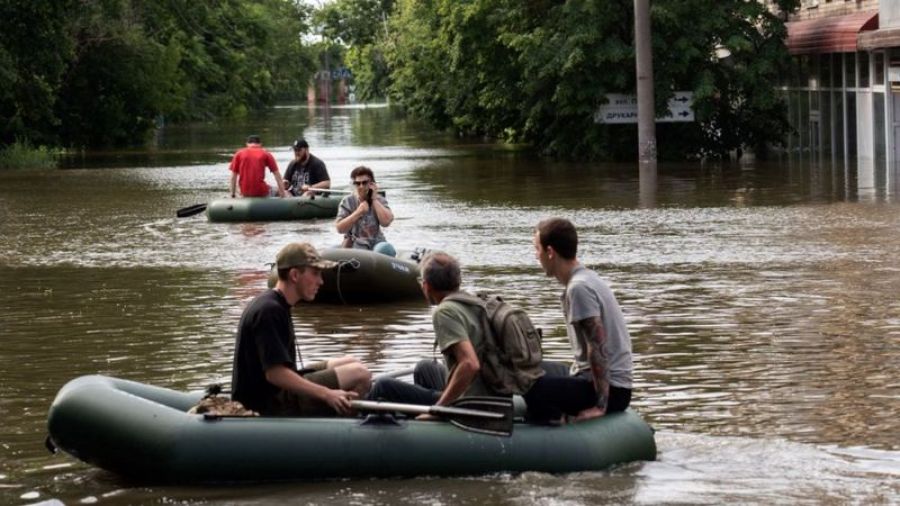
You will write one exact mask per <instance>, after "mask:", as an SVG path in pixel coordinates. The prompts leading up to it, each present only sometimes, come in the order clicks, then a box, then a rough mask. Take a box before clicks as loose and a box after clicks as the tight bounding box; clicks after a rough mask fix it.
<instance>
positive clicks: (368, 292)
mask: <svg viewBox="0 0 900 506" xmlns="http://www.w3.org/2000/svg"><path fill="white" fill-rule="evenodd" d="M320 251H321V254H322V257H323V258H326V259H328V260H333V261H335V262H337V263H338V267H337V268H335V269H333V270H328V271H323V272H322V281H323V284H322V286H321V287H320V288H319V293H318V294H316V299H315V300H314V301H313V302H314V303H315V302H320V303H326V304H373V303H393V302H403V301H421V302H423V303H424V302H425V296H424V295H422V288H421V286H420V285H419V261H420V260H421V259H422V258H423V257H424V255H425V254H426V250H425V249H421V248H419V249H416V250H415V251H413V252H412V253H408V254H403V253H401V254H398V255H397V256H396V257H392V256H388V255H383V254H381V253H376V252H374V251H369V250H364V249H351V248H329V249H324V250H320ZM276 280H277V273H276V272H275V271H274V270H272V271H271V272H270V274H269V288H271V287H273V286H275V281H276Z"/></svg>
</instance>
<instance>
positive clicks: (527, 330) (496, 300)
mask: <svg viewBox="0 0 900 506" xmlns="http://www.w3.org/2000/svg"><path fill="white" fill-rule="evenodd" d="M444 300H453V301H456V302H462V303H463V304H467V305H470V306H478V307H480V308H482V309H483V310H484V311H482V312H481V314H482V324H483V327H484V341H483V342H482V344H481V347H480V348H481V349H480V350H476V352H477V354H478V360H479V361H480V362H481V377H482V378H483V379H484V381H485V384H486V385H487V386H488V387H490V388H491V389H492V390H494V391H495V392H497V393H500V394H505V395H509V394H519V395H522V394H524V393H525V392H527V391H528V390H529V389H530V388H531V386H532V385H533V384H534V382H535V381H536V380H537V379H538V378H540V377H541V376H543V375H544V370H543V369H542V368H541V358H542V357H541V337H542V335H541V331H540V329H537V328H535V326H534V324H533V323H532V322H531V318H529V317H528V314H527V313H525V311H523V310H522V309H520V308H517V307H513V306H511V305H510V304H508V303H507V302H506V301H504V300H503V298H502V297H500V296H499V295H491V294H486V293H479V294H477V296H476V295H471V294H468V293H465V292H456V293H453V294H450V295H448V296H446V297H445V298H444Z"/></svg>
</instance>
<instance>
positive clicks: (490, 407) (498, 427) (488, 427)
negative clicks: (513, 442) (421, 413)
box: [434, 397, 515, 437]
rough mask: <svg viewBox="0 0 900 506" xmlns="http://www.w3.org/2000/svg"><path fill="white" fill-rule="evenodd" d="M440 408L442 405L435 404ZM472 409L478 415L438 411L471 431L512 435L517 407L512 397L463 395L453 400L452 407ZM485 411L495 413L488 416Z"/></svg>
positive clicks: (457, 424)
mask: <svg viewBox="0 0 900 506" xmlns="http://www.w3.org/2000/svg"><path fill="white" fill-rule="evenodd" d="M434 407H435V408H439V407H440V406H434ZM454 408H455V409H456V410H458V411H463V410H465V411H472V412H474V413H478V415H477V416H472V415H468V414H459V413H458V412H455V413H454V414H449V413H446V414H445V413H436V414H440V415H441V416H443V417H445V418H447V419H448V420H449V421H450V423H452V424H453V425H455V426H457V427H459V428H461V429H465V430H468V431H471V432H477V433H479V434H488V435H491V436H503V437H509V436H512V431H513V416H514V414H515V409H514V407H513V400H512V398H511V397H462V398H460V399H457V400H456V401H455V402H453V404H452V407H450V408H448V410H450V409H454ZM484 413H493V414H494V416H491V417H486V416H484Z"/></svg>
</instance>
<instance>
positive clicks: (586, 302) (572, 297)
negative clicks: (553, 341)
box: [526, 218, 633, 421]
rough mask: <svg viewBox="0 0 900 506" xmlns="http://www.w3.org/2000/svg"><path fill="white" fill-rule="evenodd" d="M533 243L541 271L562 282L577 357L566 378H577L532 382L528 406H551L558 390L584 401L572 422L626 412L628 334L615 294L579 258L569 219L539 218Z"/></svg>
mask: <svg viewBox="0 0 900 506" xmlns="http://www.w3.org/2000/svg"><path fill="white" fill-rule="evenodd" d="M533 242H534V248H535V257H536V258H537V260H538V262H539V263H540V264H541V268H542V269H543V270H544V273H545V274H546V275H547V276H548V277H553V278H556V280H557V281H559V283H560V284H562V285H563V286H565V287H566V288H565V291H564V292H563V294H562V297H561V300H562V307H563V314H564V316H565V321H566V333H567V334H568V337H569V343H570V344H571V346H572V352H573V354H574V356H575V357H574V358H575V362H574V363H573V364H572V367H571V369H570V374H571V376H568V377H565V379H575V380H577V381H578V382H579V383H578V384H577V387H576V388H571V387H567V388H565V389H563V388H560V387H559V386H558V385H554V384H553V383H554V382H556V381H559V380H556V379H555V378H557V377H559V376H558V375H557V374H554V373H549V374H548V375H546V376H545V378H546V379H545V380H544V381H543V382H542V384H541V385H540V387H541V388H540V389H539V388H538V386H536V387H535V388H534V389H532V390H533V391H532V392H530V393H529V394H530V395H529V396H526V401H529V409H531V408H532V407H533V406H534V407H535V408H536V409H543V408H546V409H551V410H552V408H553V406H552V404H554V403H557V402H559V401H560V399H559V395H560V394H562V393H563V392H567V393H566V395H567V396H569V397H570V399H569V400H570V401H571V402H573V403H575V405H577V404H584V405H585V406H584V408H583V409H582V410H581V411H579V413H578V414H577V415H576V416H575V418H574V421H580V420H586V419H589V418H595V417H598V416H603V415H604V414H607V413H613V412H617V411H624V410H625V409H627V408H628V405H629V404H630V403H631V387H632V369H633V366H632V359H631V337H630V335H629V334H628V328H627V326H626V325H625V318H624V316H623V315H622V309H621V308H620V307H619V303H618V301H617V300H616V297H615V295H613V293H612V290H610V288H609V286H608V285H607V284H606V283H605V282H604V281H603V280H602V279H600V276H598V275H597V273H595V272H593V271H591V270H588V269H587V268H586V267H584V266H583V265H581V263H580V262H579V261H578V260H577V258H576V253H577V250H578V232H577V231H576V230H575V225H573V224H572V222H570V221H569V220H566V219H563V218H551V219H547V220H544V221H541V222H540V223H538V225H537V227H536V228H535V231H534V238H533ZM555 365H559V364H555ZM548 370H550V368H548ZM563 374H564V373H563ZM537 390H546V391H537ZM529 397H531V400H529ZM548 404H549V406H548Z"/></svg>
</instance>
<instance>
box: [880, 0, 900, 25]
mask: <svg viewBox="0 0 900 506" xmlns="http://www.w3.org/2000/svg"><path fill="white" fill-rule="evenodd" d="M878 27H879V28H900V2H897V1H896V0H894V1H892V2H888V1H885V2H882V3H881V6H880V11H879V13H878Z"/></svg>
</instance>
